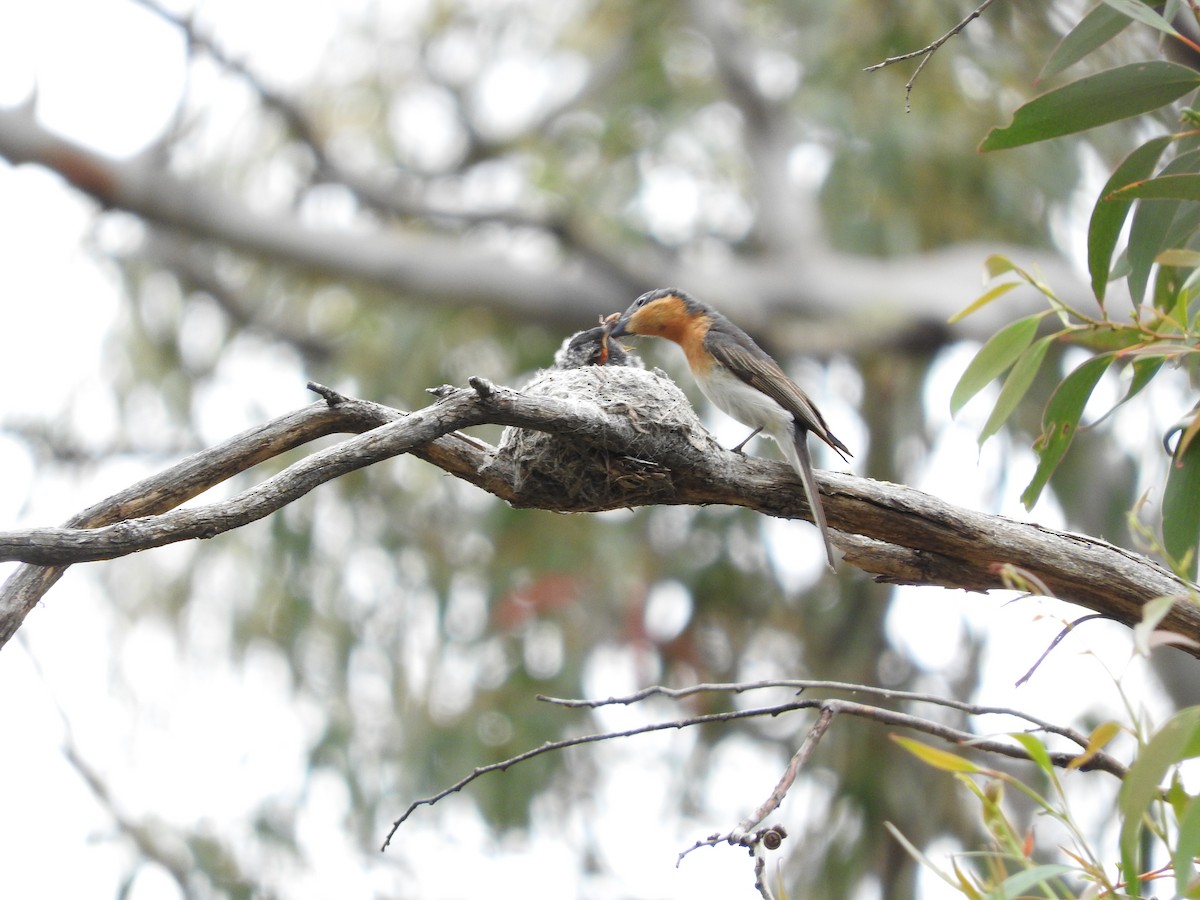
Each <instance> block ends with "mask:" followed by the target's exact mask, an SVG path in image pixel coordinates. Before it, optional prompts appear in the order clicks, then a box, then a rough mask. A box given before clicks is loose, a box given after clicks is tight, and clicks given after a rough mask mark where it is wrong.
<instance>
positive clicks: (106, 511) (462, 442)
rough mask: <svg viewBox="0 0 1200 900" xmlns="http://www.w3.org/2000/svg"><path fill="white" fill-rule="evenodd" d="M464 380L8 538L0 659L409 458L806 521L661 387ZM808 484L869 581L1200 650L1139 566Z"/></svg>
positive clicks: (964, 516) (976, 520)
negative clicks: (130, 587) (145, 564)
mask: <svg viewBox="0 0 1200 900" xmlns="http://www.w3.org/2000/svg"><path fill="white" fill-rule="evenodd" d="M471 383H472V388H471V389H462V388H460V389H455V388H444V389H441V390H440V391H438V392H437V393H439V394H440V397H441V399H439V400H438V402H436V403H434V404H433V405H431V406H428V407H426V408H424V409H422V410H418V411H416V412H411V413H403V412H401V411H399V410H395V409H390V408H389V407H385V406H381V405H379V404H375V403H368V402H365V401H359V400H345V399H342V398H340V396H339V395H337V394H336V393H334V392H331V391H328V389H323V393H324V396H325V397H326V402H324V403H318V404H315V405H313V406H309V407H306V408H304V409H301V410H298V411H296V412H293V413H289V414H288V415H286V416H282V417H280V418H279V419H276V420H274V421H273V422H270V423H267V424H266V425H263V426H261V427H259V428H254V429H250V430H249V431H246V432H244V433H243V434H241V435H238V436H237V437H235V438H233V439H231V440H230V441H227V442H225V443H224V444H221V445H219V446H217V447H214V448H211V449H209V450H205V451H202V452H200V453H197V454H195V455H193V456H191V457H188V458H187V459H185V460H183V461H182V462H181V463H179V464H178V465H176V466H173V467H171V468H170V469H167V470H166V471H164V472H162V473H159V474H158V475H155V476H152V477H151V478H148V479H145V480H144V481H142V482H139V483H138V484H136V485H133V486H132V487H130V488H128V489H126V490H125V491H122V492H120V493H118V494H116V495H114V496H113V497H110V498H109V499H108V500H105V501H103V502H102V503H100V504H97V505H96V506H93V507H91V508H90V509H87V510H84V511H83V512H81V513H80V514H79V515H77V516H75V517H74V518H72V519H71V520H70V521H69V522H68V523H67V524H66V526H64V527H62V528H31V529H22V530H14V531H9V532H2V533H0V560H19V561H21V562H24V563H27V564H30V565H27V566H25V567H22V568H21V569H18V571H17V572H16V573H15V574H14V575H13V576H12V577H11V578H10V579H9V581H8V582H7V583H6V584H5V585H4V587H3V589H0V646H2V645H3V643H4V642H6V641H7V640H8V638H10V637H11V636H12V634H13V633H15V632H16V630H17V628H19V627H20V624H21V622H22V621H23V620H24V617H25V615H26V614H27V613H28V612H29V610H30V609H31V608H32V607H33V606H34V605H35V604H36V603H37V601H38V599H40V598H41V596H42V595H44V593H45V592H46V590H48V589H49V587H50V586H52V585H53V584H54V582H55V581H57V579H58V577H60V576H61V574H62V567H63V566H65V565H69V564H71V563H75V562H85V561H91V560H100V559H112V558H115V557H119V556H124V555H127V554H130V553H135V552H138V551H141V550H146V549H150V548H152V547H158V546H162V545H164V544H168V543H173V542H176V541H182V540H192V539H196V538H211V537H214V536H216V535H218V534H221V533H223V532H225V531H229V530H232V529H235V528H238V527H240V526H241V525H244V524H247V523H248V522H252V521H255V520H256V519H259V518H262V517H263V516H266V515H269V514H270V513H271V512H274V511H275V510H277V509H279V508H281V507H282V506H284V505H286V504H288V503H291V502H292V501H294V500H296V499H297V498H299V497H302V496H303V495H304V494H306V493H308V492H309V491H311V490H312V489H313V488H315V487H317V486H318V485H320V484H323V483H325V482H327V481H330V480H332V479H334V478H337V477H339V476H340V475H343V474H346V473H347V472H351V471H354V470H355V469H359V468H362V467H364V466H368V465H371V464H373V463H376V462H380V461H382V460H384V459H388V458H390V457H393V456H397V455H399V454H401V453H409V452H411V453H414V454H415V455H417V456H418V457H420V458H422V459H425V460H427V461H429V462H431V463H433V464H434V465H437V466H438V467H440V468H442V469H443V470H445V471H446V472H448V473H450V474H452V475H455V476H457V477H459V478H462V479H464V480H466V481H469V482H471V483H472V484H475V485H477V486H479V487H481V488H483V489H484V490H486V491H488V492H489V493H492V494H494V495H495V496H497V497H499V498H500V499H502V500H505V501H507V502H508V503H510V504H512V505H514V506H517V507H534V508H539V509H548V510H554V511H558V512H595V511H599V510H604V509H615V508H621V507H633V506H642V505H653V504H669V505H678V504H687V505H707V504H714V503H718V504H724V505H732V506H744V507H747V508H749V509H753V510H756V511H758V512H761V513H763V514H764V515H770V516H777V517H781V518H805V519H810V513H809V511H808V508H807V505H806V504H805V501H804V494H803V490H802V489H801V486H800V483H799V482H798V481H797V480H796V479H795V477H794V475H793V473H792V471H791V469H790V468H789V467H788V466H787V465H786V464H784V463H782V462H776V461H771V460H765V459H757V458H753V457H746V456H742V455H740V454H735V453H732V452H730V451H727V450H724V449H722V448H721V447H719V446H718V445H717V444H716V442H715V441H714V440H713V439H712V437H711V436H710V435H709V434H708V433H707V432H706V431H704V429H703V428H702V426H701V425H700V424H699V421H698V420H697V419H696V417H695V413H694V412H693V411H692V409H691V407H690V405H689V404H688V403H687V400H686V398H684V396H683V394H682V393H681V392H680V391H679V389H678V388H677V387H676V386H675V385H674V384H673V383H671V382H670V381H667V380H666V379H663V378H661V377H659V376H657V375H654V374H653V373H650V372H646V371H643V370H640V369H631V368H614V367H605V368H599V367H594V366H592V367H587V368H585V369H574V370H570V371H567V372H557V371H551V372H547V373H545V374H544V375H543V377H542V379H539V380H538V381H535V382H534V383H533V384H532V385H531V386H530V387H529V388H528V389H527V390H526V391H525V392H524V393H516V392H514V391H511V390H508V389H507V388H500V387H495V386H493V385H491V384H490V383H488V382H487V381H486V380H484V379H479V378H474V379H471ZM638 410H642V411H643V412H642V413H641V414H638V413H637V411H638ZM646 410H652V411H653V418H650V417H649V416H647V414H646V413H645V412H644V411H646ZM485 423H490V424H499V425H509V426H514V427H515V428H517V429H524V431H514V432H511V433H510V434H509V435H507V436H506V440H505V441H503V442H502V443H501V446H500V447H499V448H494V447H491V446H490V445H488V444H485V443H483V442H480V441H475V440H473V439H470V438H467V437H465V436H463V435H458V434H452V432H456V431H457V430H458V429H461V428H466V427H469V426H472V425H482V424H485ZM339 431H341V432H360V434H358V435H357V436H356V437H352V438H349V439H347V440H345V441H343V442H341V443H339V444H337V445H335V446H333V447H330V448H327V449H324V450H321V451H319V452H316V453H314V454H312V455H311V456H309V457H307V458H305V459H303V460H301V461H299V462H297V463H294V464H293V465H291V466H289V467H288V468H287V469H285V470H284V471H282V472H280V473H278V474H277V475H275V476H273V477H271V478H269V479H267V480H265V481H263V482H261V483H260V484H258V485H255V486H254V487H252V488H250V489H248V490H246V491H243V492H242V493H240V494H238V495H237V496H235V497H232V498H230V499H228V500H224V501H221V502H217V503H212V504H208V505H204V506H196V507H190V508H188V509H180V510H176V509H174V507H176V506H178V505H179V504H180V503H183V502H184V501H185V500H188V499H190V498H192V497H195V496H196V495H197V494H199V493H201V492H202V491H204V490H206V489H207V488H209V487H211V486H212V485H214V484H216V483H218V482H220V481H223V480H225V479H227V478H229V477H231V476H233V475H234V474H236V473H238V472H242V471H244V470H245V469H247V468H249V467H251V466H253V465H256V464H257V463H259V462H262V461H263V460H266V459H270V458H272V457H274V456H277V455H278V454H280V453H282V452H284V451H285V450H289V449H291V448H293V447H296V446H299V445H300V444H303V443H305V442H307V441H309V440H312V439H313V438H316V437H320V436H322V435H326V434H331V433H334V432H339ZM818 482H819V485H820V488H821V493H822V496H823V499H824V503H825V510H826V515H827V517H828V519H829V523H830V525H831V526H832V527H833V528H834V529H836V532H837V533H836V534H835V536H834V543H835V544H837V546H839V547H840V548H841V549H842V550H843V551H844V552H845V559H846V561H847V562H849V563H850V564H851V565H854V566H856V567H858V568H859V569H862V570H863V571H864V572H867V573H869V574H872V575H874V576H875V577H876V579H877V580H879V581H884V582H890V583H896V584H924V585H941V586H943V587H951V588H966V589H969V590H977V591H986V590H989V589H991V588H999V587H1005V586H1007V584H1006V581H1005V578H1006V573H1007V572H1008V571H1009V570H1011V569H1013V568H1016V569H1019V570H1020V571H1023V572H1026V573H1028V574H1029V575H1030V576H1031V577H1030V580H1031V581H1034V582H1035V583H1042V584H1044V585H1046V587H1047V589H1048V590H1049V591H1050V592H1051V593H1052V594H1053V595H1054V596H1056V597H1059V598H1061V599H1063V600H1068V601H1071V602H1073V603H1077V604H1079V605H1081V606H1084V607H1086V608H1088V609H1090V610H1092V611H1094V612H1098V613H1101V614H1103V615H1105V616H1107V617H1109V618H1112V619H1115V620H1117V621H1119V622H1122V623H1124V624H1126V625H1130V626H1132V625H1134V624H1136V623H1137V622H1138V621H1140V619H1141V608H1142V605H1143V604H1145V603H1146V602H1147V601H1149V600H1152V599H1154V598H1156V597H1160V596H1164V595H1170V596H1177V597H1180V598H1181V599H1180V601H1179V602H1177V603H1176V604H1175V606H1174V607H1173V608H1172V610H1171V612H1170V613H1169V614H1168V615H1167V617H1166V618H1165V619H1164V620H1163V622H1162V628H1164V629H1165V630H1168V631H1171V632H1174V633H1177V634H1181V635H1183V636H1184V637H1187V638H1191V639H1192V640H1194V641H1200V609H1198V608H1197V607H1196V605H1195V604H1194V602H1193V600H1192V599H1191V598H1192V597H1193V596H1194V591H1195V587H1194V586H1193V585H1191V584H1189V583H1187V582H1185V581H1183V580H1181V579H1179V578H1177V577H1176V576H1175V575H1173V574H1171V573H1170V572H1169V571H1167V570H1166V569H1164V568H1163V567H1161V566H1159V565H1158V564H1156V563H1154V562H1153V561H1151V560H1149V559H1147V558H1145V557H1143V556H1140V555H1138V554H1136V553H1132V552H1130V551H1127V550H1123V549H1121V548H1118V547H1115V546H1113V545H1111V544H1108V543H1106V542H1105V541H1102V540H1099V539H1097V538H1092V537H1088V536H1085V535H1078V534H1071V533H1068V532H1059V531H1054V530H1051V529H1048V528H1043V527H1041V526H1038V525H1032V524H1026V523H1021V522H1014V521H1011V520H1009V519H1005V518H1002V517H1000V516H993V515H987V514H984V513H978V512H973V511H970V510H966V509H962V508H960V507H956V506H953V505H951V504H949V503H946V502H944V501H942V500H939V499H938V498H936V497H932V496H930V495H928V494H924V493H922V492H920V491H916V490H913V489H911V488H907V487H904V486H901V485H895V484H888V483H885V482H877V481H872V480H870V479H865V478H859V477H856V476H853V475H847V474H842V473H836V472H820V473H818ZM564 488H566V489H564ZM42 567H47V568H42ZM1188 652H1191V653H1193V655H1200V651H1198V650H1196V649H1191V648H1188Z"/></svg>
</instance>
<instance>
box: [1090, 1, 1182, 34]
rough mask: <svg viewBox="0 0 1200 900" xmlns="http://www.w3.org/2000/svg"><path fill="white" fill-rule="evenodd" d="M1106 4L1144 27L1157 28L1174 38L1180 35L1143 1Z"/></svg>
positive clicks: (1109, 2) (1110, 2) (1108, 2)
mask: <svg viewBox="0 0 1200 900" xmlns="http://www.w3.org/2000/svg"><path fill="white" fill-rule="evenodd" d="M1104 2H1105V4H1107V5H1108V6H1111V7H1112V8H1113V9H1115V10H1116V11H1117V12H1119V13H1121V15H1123V16H1129V18H1131V19H1133V20H1134V21H1137V22H1141V23H1142V24H1143V25H1149V26H1150V27H1151V28H1156V29H1158V30H1159V31H1161V32H1163V33H1164V34H1169V35H1171V36H1172V37H1174V36H1175V35H1177V34H1179V32H1178V31H1176V30H1175V27H1174V26H1173V25H1172V24H1171V23H1170V22H1168V21H1167V20H1166V19H1164V18H1163V17H1162V16H1160V15H1159V14H1158V13H1156V12H1155V11H1154V10H1152V9H1151V8H1150V7H1149V6H1147V5H1146V4H1145V3H1142V2H1141V0H1104Z"/></svg>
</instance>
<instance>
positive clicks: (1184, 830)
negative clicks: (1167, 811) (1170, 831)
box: [1171, 797, 1200, 897]
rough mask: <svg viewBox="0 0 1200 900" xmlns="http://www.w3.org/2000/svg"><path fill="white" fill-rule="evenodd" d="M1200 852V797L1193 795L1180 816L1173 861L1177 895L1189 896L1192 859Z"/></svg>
mask: <svg viewBox="0 0 1200 900" xmlns="http://www.w3.org/2000/svg"><path fill="white" fill-rule="evenodd" d="M1198 853H1200V799H1197V798H1196V797H1191V798H1189V799H1188V801H1187V805H1186V807H1185V808H1184V811H1183V815H1182V816H1180V817H1179V836H1178V837H1177V838H1176V839H1175V851H1174V852H1173V853H1172V854H1171V861H1172V863H1174V867H1175V896H1176V897H1185V896H1187V886H1188V882H1190V881H1191V880H1192V860H1193V859H1194V858H1195V857H1196V855H1197V854H1198Z"/></svg>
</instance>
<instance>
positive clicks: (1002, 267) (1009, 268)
mask: <svg viewBox="0 0 1200 900" xmlns="http://www.w3.org/2000/svg"><path fill="white" fill-rule="evenodd" d="M983 271H984V272H985V273H986V274H987V277H988V278H999V277H1000V276H1001V275H1005V274H1007V273H1009V272H1016V273H1017V274H1018V275H1020V276H1021V277H1022V278H1024V279H1025V280H1026V281H1028V280H1029V276H1028V275H1026V274H1025V271H1024V270H1023V269H1022V268H1021V267H1020V266H1018V265H1017V264H1016V263H1015V262H1013V261H1012V260H1011V259H1009V258H1008V257H1007V256H1004V255H1003V254H1000V253H993V254H991V255H990V256H988V258H987V259H985V260H984V261H983Z"/></svg>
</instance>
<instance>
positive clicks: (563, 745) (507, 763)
mask: <svg viewBox="0 0 1200 900" xmlns="http://www.w3.org/2000/svg"><path fill="white" fill-rule="evenodd" d="M812 705H813V704H812V703H810V702H807V701H797V702H794V703H785V704H781V705H779V706H765V707H761V708H757V709H743V710H734V711H731V712H723V713H710V714H708V715H703V716H692V717H690V718H687V719H679V720H676V721H672V722H655V723H653V724H651V725H642V726H640V727H638V728H630V729H628V730H626V731H605V732H599V733H595V734H585V735H581V736H579V737H573V738H563V739H562V740H560V741H547V742H546V743H544V744H542V745H541V746H540V747H534V748H533V749H532V750H526V751H525V752H524V753H518V754H517V755H516V756H510V757H509V758H508V759H504V760H501V761H500V762H495V763H490V764H488V765H486V766H478V767H476V768H475V769H473V770H472V771H471V773H470V774H469V775H467V776H465V777H463V778H460V779H459V780H458V781H456V782H454V784H452V785H450V787H448V788H444V789H442V790H440V791H438V792H437V793H436V794H434V795H432V796H430V797H424V798H422V799H420V800H414V801H413V802H412V803H410V804H409V805H408V809H406V810H405V811H404V814H403V815H401V816H400V818H398V819H396V821H395V822H393V823H392V828H391V830H390V831H389V832H388V834H387V838H385V839H384V842H383V846H382V847H380V848H379V849H380V850H381V851H383V850H386V849H387V848H388V844H390V843H391V842H392V836H393V835H395V833H396V829H398V828H399V827H400V826H401V825H403V824H404V822H405V821H406V820H407V819H408V817H409V816H411V815H412V814H413V813H414V812H416V811H417V810H418V809H419V808H420V807H422V806H433V805H434V804H435V803H437V802H438V801H439V800H443V799H445V798H446V797H448V796H450V795H451V794H453V793H456V792H458V791H461V790H462V789H463V788H465V787H466V786H467V785H468V784H470V783H471V782H472V781H474V780H475V779H477V778H479V777H481V776H483V775H487V774H488V773H489V772H504V771H507V770H508V769H509V768H510V767H512V766H515V765H516V764H517V763H522V762H525V761H526V760H529V759H533V758H534V757H536V756H541V755H542V754H544V753H553V752H554V751H556V750H565V749H567V748H568V747H578V746H579V745H581V744H595V743H599V742H600V741H611V740H614V739H616V738H623V737H633V736H634V735H638V734H650V733H651V732H655V731H670V730H671V729H678V728H689V727H691V726H693V725H705V724H709V723H712V722H733V721H736V720H738V719H750V718H754V717H756V716H778V715H780V714H782V713H785V712H791V711H792V710H797V709H805V708H807V707H810V706H812Z"/></svg>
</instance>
